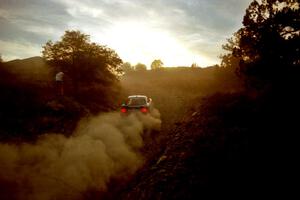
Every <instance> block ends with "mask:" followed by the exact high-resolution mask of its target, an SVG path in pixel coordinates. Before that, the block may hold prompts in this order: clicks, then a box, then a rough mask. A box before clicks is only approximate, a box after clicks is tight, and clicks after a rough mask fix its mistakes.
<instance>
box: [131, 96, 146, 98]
mask: <svg viewBox="0 0 300 200" xmlns="http://www.w3.org/2000/svg"><path fill="white" fill-rule="evenodd" d="M128 98H147V96H146V95H130V96H128Z"/></svg>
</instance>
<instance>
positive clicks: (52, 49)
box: [43, 31, 122, 93]
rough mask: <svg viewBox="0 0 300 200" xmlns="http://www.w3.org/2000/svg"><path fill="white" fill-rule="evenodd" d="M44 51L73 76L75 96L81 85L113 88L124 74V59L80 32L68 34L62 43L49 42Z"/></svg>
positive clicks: (56, 67)
mask: <svg viewBox="0 0 300 200" xmlns="http://www.w3.org/2000/svg"><path fill="white" fill-rule="evenodd" d="M43 49H44V50H43V57H44V58H45V59H46V61H48V62H49V63H50V64H52V65H53V66H54V67H55V69H56V70H58V69H59V70H62V71H63V72H65V73H66V74H67V75H68V77H70V79H71V81H72V83H73V86H74V88H75V92H76V93H77V92H78V90H79V89H80V88H79V85H91V84H92V83H98V84H102V85H110V84H112V83H113V82H114V81H116V80H117V76H118V75H119V74H120V73H121V72H122V70H121V64H122V60H121V59H120V58H119V56H118V54H117V53H116V52H115V51H114V50H112V49H110V48H108V47H106V46H102V45H98V44H96V43H91V42H90V37H89V35H86V34H83V33H81V32H80V31H66V32H65V34H64V35H63V36H62V38H61V41H57V42H55V43H53V42H52V41H51V40H50V41H48V42H47V43H46V44H45V45H44V46H43Z"/></svg>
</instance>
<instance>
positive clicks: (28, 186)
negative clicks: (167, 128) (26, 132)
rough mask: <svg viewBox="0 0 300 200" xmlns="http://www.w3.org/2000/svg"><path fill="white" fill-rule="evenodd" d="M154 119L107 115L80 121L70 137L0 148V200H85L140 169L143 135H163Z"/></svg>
mask: <svg viewBox="0 0 300 200" xmlns="http://www.w3.org/2000/svg"><path fill="white" fill-rule="evenodd" d="M160 124H161V121H160V118H159V112H158V111H157V110H156V111H155V112H154V114H153V115H152V116H150V115H143V114H139V113H138V114H132V115H129V116H127V117H122V116H120V114H119V113H106V114H103V115H100V116H97V117H93V118H90V119H84V120H82V121H81V122H80V123H79V125H78V127H77V129H76V131H75V133H74V134H73V135H72V136H71V137H65V136H64V135H62V134H45V135H43V136H42V137H41V138H39V139H38V141H37V142H36V143H34V144H29V143H23V144H18V145H16V144H0V188H1V189H0V197H1V199H33V200H37V199H39V200H48V199H86V196H85V195H86V194H87V191H100V192H101V191H105V190H106V188H107V183H108V182H109V181H110V180H111V179H112V178H120V179H122V178H125V179H126V178H127V177H129V176H130V175H132V174H133V173H134V172H135V171H136V170H137V169H138V168H139V167H140V166H141V165H142V164H143V161H144V159H143V156H142V155H141V153H140V149H141V148H142V147H143V143H144V141H143V134H146V133H147V134H149V133H150V134H151V130H158V129H160Z"/></svg>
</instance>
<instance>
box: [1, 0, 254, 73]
mask: <svg viewBox="0 0 300 200" xmlns="http://www.w3.org/2000/svg"><path fill="white" fill-rule="evenodd" d="M251 1H252V0H0V54H1V56H2V59H3V60H4V61H9V60H13V59H23V58H28V57H32V56H41V55H42V53H41V52H42V46H43V45H44V44H45V43H46V42H47V41H48V40H52V41H58V40H60V38H61V36H62V35H63V34H64V32H65V31H66V30H79V31H81V32H83V33H85V34H88V35H90V38H91V41H92V42H96V43H98V44H100V45H106V46H107V47H109V48H112V49H114V50H115V51H116V52H117V53H118V55H119V56H120V57H121V58H122V60H123V61H124V62H130V63H131V64H133V65H135V64H137V63H138V62H140V63H143V64H146V65H147V66H148V67H149V66H150V64H151V62H152V61H153V60H155V59H160V60H162V61H163V63H164V66H168V67H171V66H191V64H192V63H197V65H199V66H201V67H206V66H211V65H214V64H219V63H220V59H219V56H220V54H222V53H224V51H223V50H222V44H225V43H226V39H227V38H230V37H231V36H232V34H233V33H234V32H235V31H237V30H238V29H239V28H240V27H242V20H243V16H244V14H245V10H246V8H247V7H248V5H249V4H250V2H251Z"/></svg>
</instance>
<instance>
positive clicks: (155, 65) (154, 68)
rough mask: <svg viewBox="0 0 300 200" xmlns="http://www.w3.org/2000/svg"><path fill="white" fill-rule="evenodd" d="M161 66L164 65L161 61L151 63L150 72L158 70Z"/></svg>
mask: <svg viewBox="0 0 300 200" xmlns="http://www.w3.org/2000/svg"><path fill="white" fill-rule="evenodd" d="M163 65H164V63H163V62H162V61H161V60H154V61H153V62H152V63H151V69H152V70H156V69H160V68H162V67H163Z"/></svg>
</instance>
